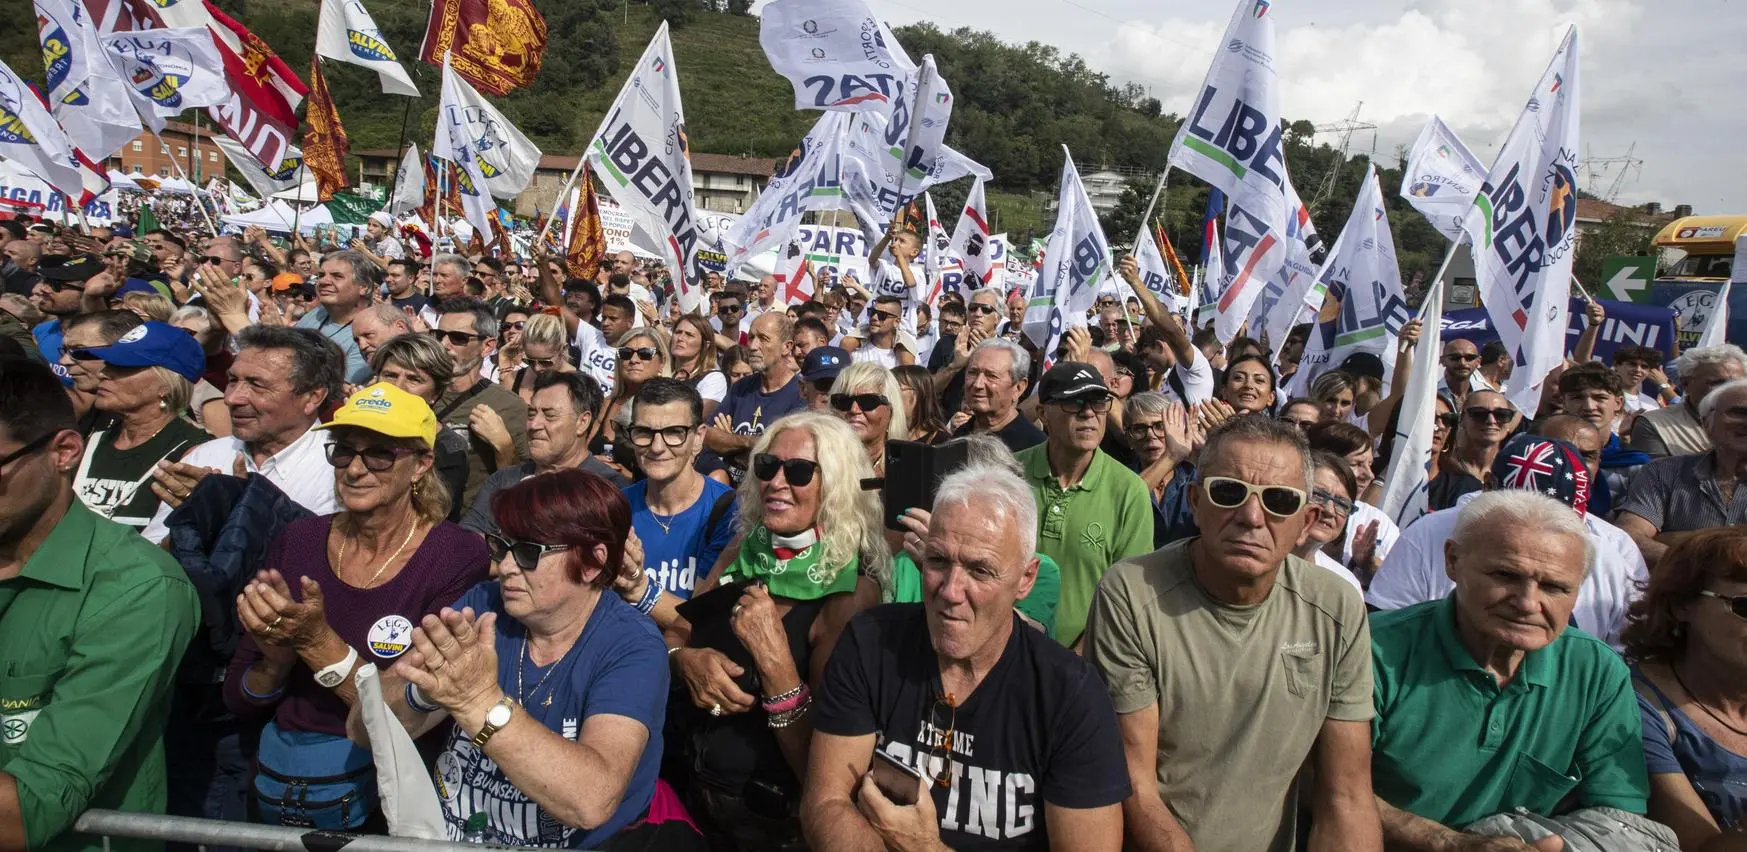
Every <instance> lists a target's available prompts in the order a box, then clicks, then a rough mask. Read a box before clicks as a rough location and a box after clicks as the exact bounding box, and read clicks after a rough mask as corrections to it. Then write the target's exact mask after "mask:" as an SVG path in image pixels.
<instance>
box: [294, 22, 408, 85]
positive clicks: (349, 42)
mask: <svg viewBox="0 0 1747 852" xmlns="http://www.w3.org/2000/svg"><path fill="white" fill-rule="evenodd" d="M315 52H316V53H317V54H318V55H320V56H325V57H327V58H329V59H332V60H334V61H335V62H350V63H352V64H353V65H362V66H364V67H365V68H368V69H370V70H372V71H375V72H376V74H377V76H378V77H379V78H381V80H382V91H383V92H386V93H387V94H390V95H406V96H408V97H414V98H416V97H418V96H419V90H418V87H417V86H414V85H413V83H412V78H411V77H409V76H407V73H406V69H405V68H403V67H401V65H400V58H399V57H398V56H396V55H395V53H394V48H391V47H389V46H388V40H387V39H385V38H384V37H383V35H382V30H380V29H377V27H376V21H375V19H373V18H371V17H370V12H369V10H367V9H365V8H364V3H363V2H362V0H322V4H321V13H320V16H319V17H318V18H317V20H316V25H315Z"/></svg>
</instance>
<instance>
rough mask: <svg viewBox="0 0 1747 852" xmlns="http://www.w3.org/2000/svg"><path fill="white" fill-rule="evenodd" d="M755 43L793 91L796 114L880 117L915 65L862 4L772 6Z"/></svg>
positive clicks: (788, 1)
mask: <svg viewBox="0 0 1747 852" xmlns="http://www.w3.org/2000/svg"><path fill="white" fill-rule="evenodd" d="M758 43H759V44H760V45H761V46H763V47H764V53H765V55H766V56H768V57H770V65H771V67H772V68H774V69H776V73H778V74H781V75H783V76H784V77H787V78H788V80H789V82H790V83H792V84H793V85H794V87H795V109H824V110H841V111H845V112H862V111H867V110H877V111H882V112H883V111H885V110H886V109H887V108H888V107H889V105H890V104H891V102H892V100H893V99H895V98H897V97H898V96H899V93H900V92H901V91H902V87H903V83H904V80H905V78H907V77H908V76H909V75H910V74H911V73H912V72H914V71H915V70H916V64H915V63H914V62H912V61H910V57H909V56H908V55H907V54H905V53H904V48H903V46H902V45H899V44H898V39H897V37H896V36H894V35H892V31H891V28H889V27H887V26H886V24H885V22H884V21H881V20H880V19H879V17H878V16H876V15H875V14H874V13H873V11H872V10H870V9H869V8H868V6H867V3H866V2H864V0H775V2H772V3H770V4H768V5H766V6H765V7H764V9H763V10H761V11H760V12H759V26H758Z"/></svg>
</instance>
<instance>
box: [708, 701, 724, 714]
mask: <svg viewBox="0 0 1747 852" xmlns="http://www.w3.org/2000/svg"><path fill="white" fill-rule="evenodd" d="M710 715H711V716H720V715H722V702H720V701H718V702H716V703H715V704H712V705H710Z"/></svg>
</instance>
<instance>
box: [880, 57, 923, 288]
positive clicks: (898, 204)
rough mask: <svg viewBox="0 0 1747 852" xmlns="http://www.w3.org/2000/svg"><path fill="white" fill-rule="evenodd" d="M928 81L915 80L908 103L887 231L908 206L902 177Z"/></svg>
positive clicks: (906, 168) (904, 172) (906, 171)
mask: <svg viewBox="0 0 1747 852" xmlns="http://www.w3.org/2000/svg"><path fill="white" fill-rule="evenodd" d="M927 67H928V64H927V63H926V62H924V63H923V65H922V67H921V68H918V69H917V71H916V73H918V74H921V73H922V70H923V69H926V68H927ZM928 81H929V78H928V77H923V78H921V79H919V80H917V81H916V100H914V101H912V102H911V104H910V123H909V124H908V125H907V126H906V127H905V128H904V147H903V148H902V149H901V150H902V151H903V154H901V155H900V156H899V158H898V192H897V194H896V195H894V196H893V205H894V206H895V208H896V209H894V210H893V211H892V224H891V226H890V227H888V228H887V229H886V230H887V231H891V230H894V229H896V228H897V227H898V221H899V220H900V219H902V218H903V216H904V208H905V207H906V206H908V205H906V204H905V203H904V178H907V177H909V176H910V166H909V161H910V138H911V137H912V136H914V135H916V122H917V120H918V116H919V115H920V114H921V113H920V110H921V109H922V105H923V104H925V103H928ZM888 250H889V249H888ZM895 256H896V255H894V257H895ZM873 260H875V261H877V260H879V258H877V257H876V258H873Z"/></svg>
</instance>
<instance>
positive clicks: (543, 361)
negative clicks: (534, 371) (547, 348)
mask: <svg viewBox="0 0 1747 852" xmlns="http://www.w3.org/2000/svg"><path fill="white" fill-rule="evenodd" d="M527 361H528V365H529V366H532V367H539V368H540V369H542V370H549V369H551V368H552V365H553V364H556V363H558V359H557V358H529V359H527Z"/></svg>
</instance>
